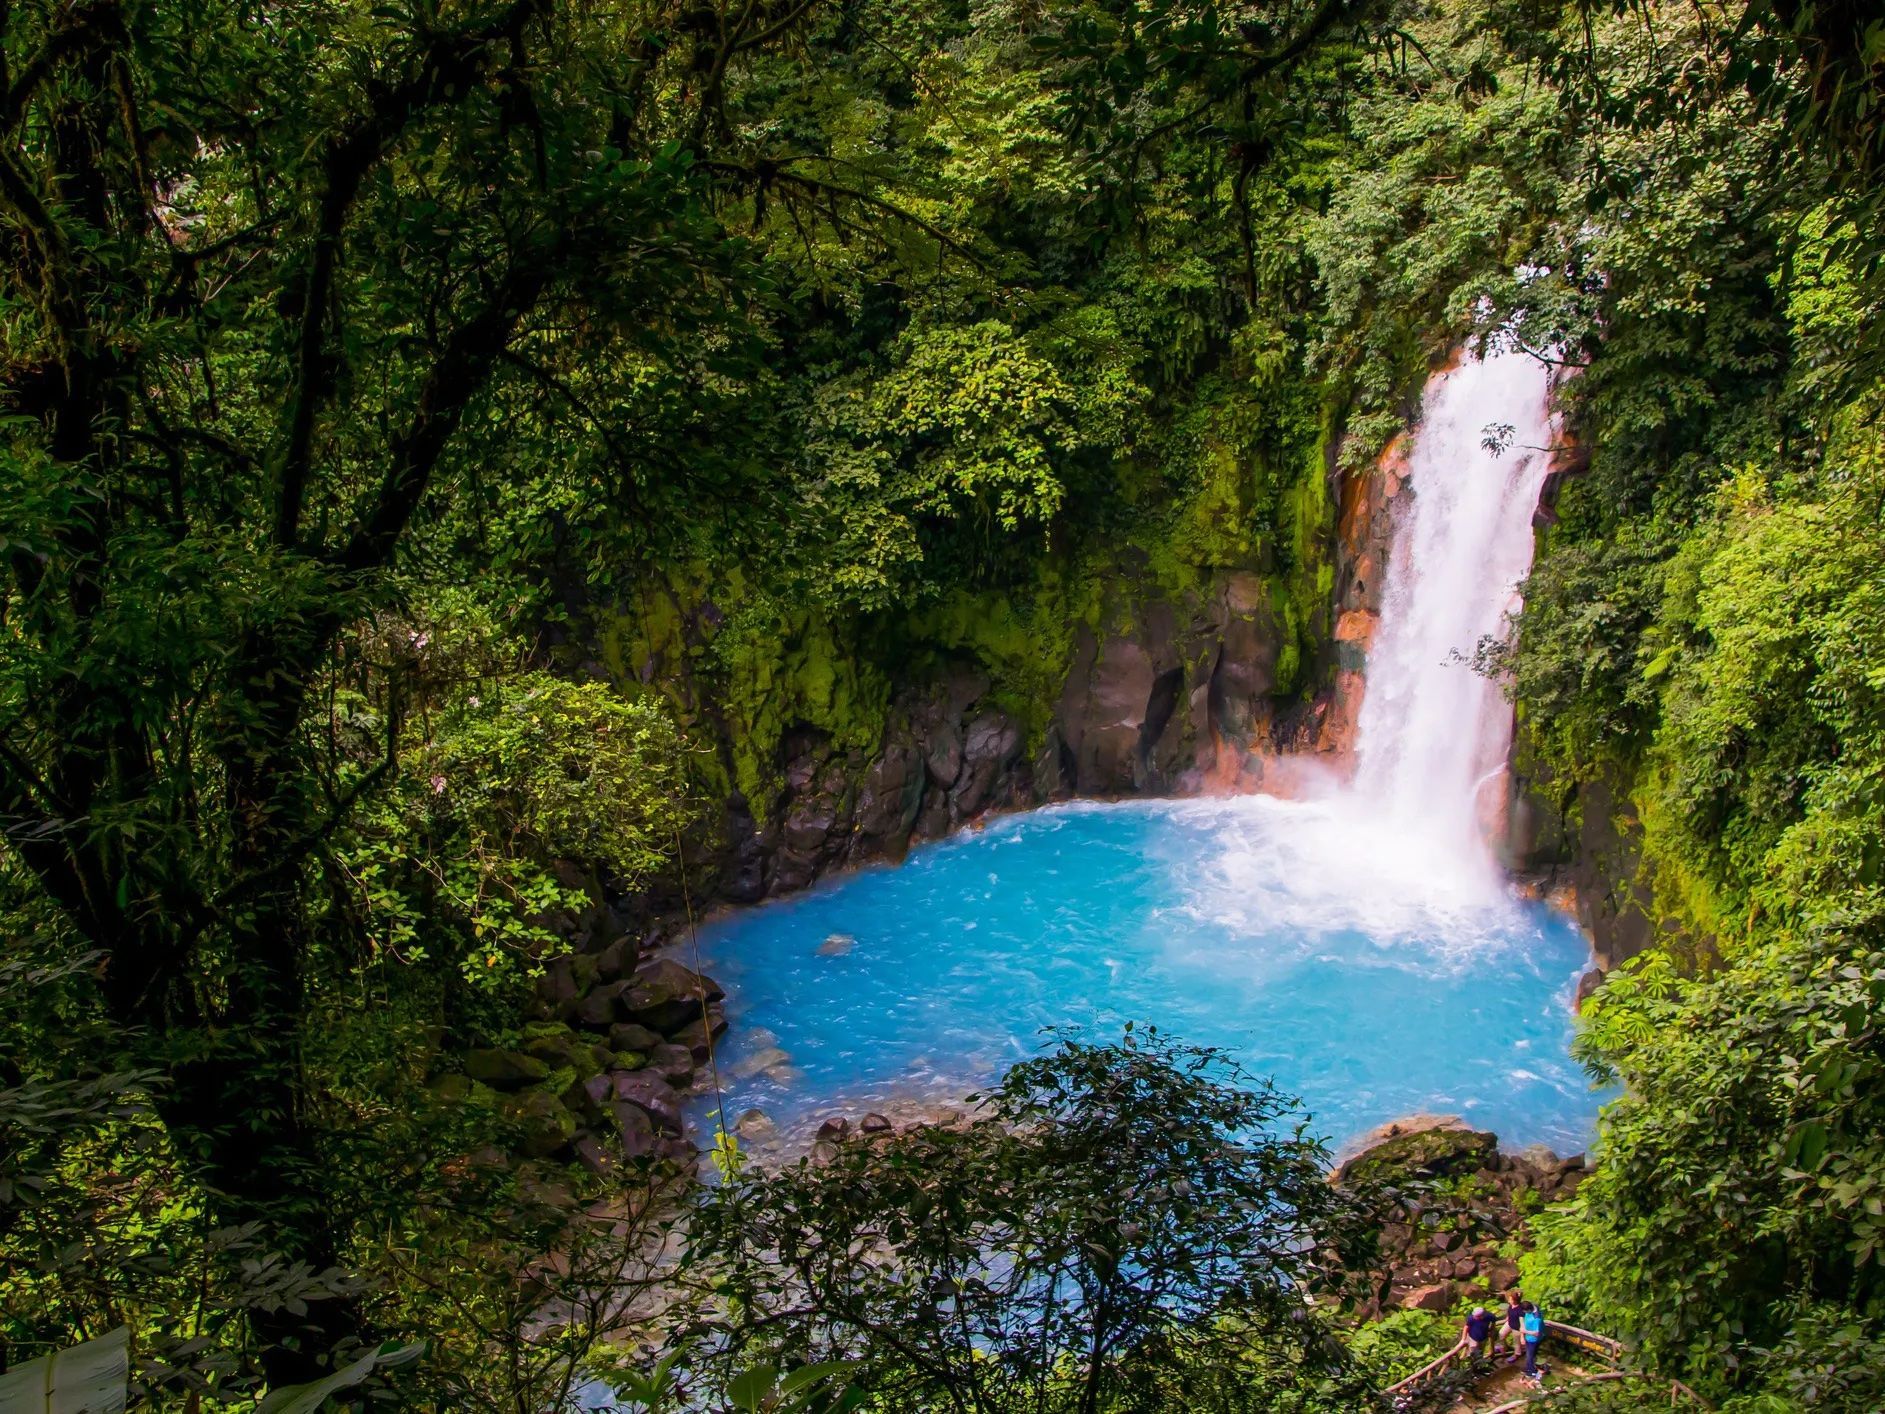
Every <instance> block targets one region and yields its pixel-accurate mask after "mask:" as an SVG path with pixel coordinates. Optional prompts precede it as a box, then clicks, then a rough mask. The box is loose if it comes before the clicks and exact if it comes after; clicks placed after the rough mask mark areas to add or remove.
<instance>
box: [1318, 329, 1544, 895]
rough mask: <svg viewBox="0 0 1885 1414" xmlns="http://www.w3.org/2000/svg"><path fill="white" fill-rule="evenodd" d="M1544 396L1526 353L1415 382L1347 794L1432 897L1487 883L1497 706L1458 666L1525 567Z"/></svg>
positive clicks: (1507, 719)
mask: <svg viewBox="0 0 1885 1414" xmlns="http://www.w3.org/2000/svg"><path fill="white" fill-rule="evenodd" d="M1550 394H1551V389H1550V379H1549V371H1548V369H1547V368H1546V366H1545V365H1544V364H1542V363H1540V362H1539V361H1538V360H1536V359H1534V358H1530V357H1528V356H1526V355H1524V354H1519V353H1501V354H1494V355H1493V356H1491V357H1489V358H1486V359H1483V360H1482V359H1478V358H1474V357H1471V356H1467V357H1465V358H1463V359H1462V361H1461V362H1460V363H1459V365H1458V366H1457V367H1455V368H1453V369H1451V370H1449V371H1447V372H1445V373H1439V374H1436V375H1434V377H1433V378H1432V379H1431V380H1430V381H1429V382H1428V384H1427V389H1426V394H1425V397H1424V398H1423V400H1422V404H1421V418H1420V425H1419V427H1418V428H1417V429H1416V430H1415V433H1414V441H1413V453H1412V456H1411V458H1410V459H1409V463H1408V481H1409V485H1410V487H1411V489H1412V496H1411V499H1412V503H1413V504H1412V505H1411V507H1408V508H1406V509H1405V510H1403V512H1402V513H1401V515H1400V517H1399V521H1398V523H1397V525H1396V526H1395V529H1394V538H1393V544H1392V547H1391V548H1390V551H1389V557H1388V572H1387V582H1386V585H1385V586H1384V589H1383V594H1382V602H1381V616H1380V623H1379V626H1378V628H1377V630H1376V633H1375V639H1374V643H1373V646H1372V648H1371V649H1370V650H1369V653H1368V663H1367V671H1366V688H1365V689H1364V695H1363V698H1362V707H1361V717H1360V722H1359V729H1358V733H1357V739H1356V752H1357V756H1358V762H1357V767H1356V772H1355V777H1354V783H1353V786H1352V793H1353V796H1354V804H1355V805H1356V806H1357V807H1358V808H1359V809H1360V810H1362V811H1364V812H1365V813H1366V814H1367V815H1368V816H1369V817H1371V818H1372V819H1373V821H1374V822H1375V824H1376V825H1377V827H1379V828H1384V829H1386V830H1387V831H1389V832H1391V834H1392V835H1393V837H1394V838H1395V840H1396V841H1397V854H1398V859H1397V863H1396V867H1397V868H1400V869H1403V870H1411V871H1413V872H1415V873H1417V874H1426V875H1430V876H1432V877H1433V879H1434V883H1435V885H1436V886H1437V887H1439V888H1441V889H1442V890H1447V889H1479V890H1483V889H1484V888H1485V887H1486V886H1487V885H1488V884H1489V883H1490V882H1491V880H1492V874H1493V866H1492V861H1491V856H1490V853H1489V851H1488V850H1487V848H1486V844H1485V841H1486V837H1487V834H1488V827H1489V825H1490V824H1491V817H1492V815H1493V814H1494V812H1495V811H1496V808H1497V806H1498V805H1499V803H1500V797H1501V793H1502V787H1503V781H1504V766H1505V759H1506V753H1507V751H1508V749H1509V747H1510V745H1511V721H1512V712H1511V707H1510V706H1509V704H1507V703H1506V701H1505V700H1504V698H1503V696H1502V694H1501V693H1500V691H1499V687H1498V684H1497V683H1495V682H1492V681H1490V680H1489V679H1488V678H1486V677H1485V676H1484V675H1482V674H1481V673H1478V672H1475V671H1474V668H1473V658H1474V655H1475V653H1476V652H1477V650H1478V648H1479V646H1480V644H1481V642H1482V640H1485V639H1487V638H1495V639H1496V638H1503V636H1504V635H1505V632H1506V630H1507V627H1508V615H1509V614H1510V613H1511V612H1512V611H1513V610H1515V609H1516V608H1517V607H1518V587H1519V584H1520V582H1521V581H1522V580H1523V579H1524V577H1525V574H1526V572H1527V571H1528V570H1529V569H1530V567H1531V559H1532V534H1531V520H1532V514H1533V511H1534V510H1535V508H1536V507H1537V504H1538V495H1539V492H1540V490H1541V489H1542V488H1543V486H1544V480H1545V477H1546V475H1547V474H1548V473H1549V471H1550V447H1551V445H1552V441H1553V439H1554V437H1555V435H1556V427H1555V422H1554V417H1553V414H1552V410H1551V397H1550ZM1489 439H1491V440H1493V441H1496V442H1498V443H1500V444H1501V448H1502V449H1500V448H1494V447H1491V446H1488V445H1487V442H1488V440H1489Z"/></svg>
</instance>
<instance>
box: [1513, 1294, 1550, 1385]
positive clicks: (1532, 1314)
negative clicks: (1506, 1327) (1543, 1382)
mask: <svg viewBox="0 0 1885 1414" xmlns="http://www.w3.org/2000/svg"><path fill="white" fill-rule="evenodd" d="M1518 1329H1519V1334H1520V1335H1521V1336H1523V1337H1524V1339H1525V1378H1526V1379H1528V1380H1530V1381H1531V1382H1532V1383H1533V1384H1537V1383H1539V1379H1538V1342H1539V1341H1541V1340H1543V1339H1544V1338H1545V1318H1544V1317H1543V1316H1542V1315H1541V1314H1539V1310H1538V1307H1537V1306H1535V1305H1533V1304H1532V1303H1531V1302H1529V1301H1527V1302H1526V1303H1525V1306H1524V1313H1523V1314H1522V1315H1521V1316H1520V1317H1519V1321H1518Z"/></svg>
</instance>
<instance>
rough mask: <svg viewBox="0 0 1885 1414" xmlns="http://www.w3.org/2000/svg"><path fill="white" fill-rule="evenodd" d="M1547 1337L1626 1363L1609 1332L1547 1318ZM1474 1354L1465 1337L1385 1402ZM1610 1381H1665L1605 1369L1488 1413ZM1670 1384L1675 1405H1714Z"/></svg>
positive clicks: (1394, 1402) (1386, 1393)
mask: <svg viewBox="0 0 1885 1414" xmlns="http://www.w3.org/2000/svg"><path fill="white" fill-rule="evenodd" d="M1544 1338H1545V1339H1548V1340H1555V1341H1558V1342H1559V1343H1561V1344H1563V1345H1568V1346H1570V1347H1571V1348H1572V1349H1573V1350H1578V1351H1581V1352H1583V1353H1584V1354H1585V1355H1592V1356H1595V1357H1596V1358H1597V1359H1599V1360H1601V1361H1603V1362H1604V1363H1605V1364H1607V1365H1612V1366H1616V1365H1620V1364H1622V1362H1623V1342H1622V1341H1619V1340H1613V1339H1612V1338H1611V1337H1609V1336H1607V1335H1598V1334H1597V1333H1596V1332H1595V1331H1587V1330H1584V1329H1583V1328H1582V1327H1580V1326H1570V1325H1566V1324H1564V1322H1562V1321H1546V1322H1545V1324H1544ZM1471 1355H1472V1345H1471V1343H1470V1342H1469V1341H1468V1340H1467V1339H1466V1337H1465V1336H1461V1337H1460V1340H1459V1343H1458V1344H1457V1345H1455V1346H1454V1347H1453V1348H1452V1349H1451V1350H1449V1351H1447V1352H1446V1354H1444V1355H1441V1356H1439V1357H1438V1358H1437V1359H1434V1360H1430V1361H1428V1362H1427V1363H1426V1364H1425V1365H1422V1366H1421V1367H1420V1368H1419V1369H1418V1370H1416V1371H1414V1373H1413V1374H1411V1375H1409V1376H1407V1377H1406V1378H1405V1379H1402V1380H1398V1381H1396V1382H1395V1383H1394V1384H1391V1385H1389V1386H1388V1387H1387V1388H1386V1389H1384V1390H1382V1391H1381V1400H1382V1402H1383V1403H1384V1404H1386V1405H1387V1407H1389V1408H1390V1409H1393V1408H1398V1407H1399V1406H1400V1403H1401V1401H1402V1400H1404V1399H1405V1398H1406V1397H1407V1396H1408V1395H1410V1394H1413V1393H1414V1392H1415V1391H1417V1390H1421V1389H1424V1388H1426V1387H1427V1386H1428V1385H1430V1384H1432V1383H1434V1382H1435V1381H1436V1380H1438V1379H1440V1378H1441V1377H1442V1376H1443V1375H1446V1374H1449V1373H1451V1372H1452V1371H1454V1370H1457V1369H1459V1368H1460V1367H1461V1366H1463V1365H1465V1364H1466V1363H1467V1361H1468V1360H1469V1359H1470V1358H1471ZM1610 1380H1643V1381H1646V1382H1650V1383H1654V1384H1661V1383H1662V1380H1660V1379H1658V1378H1656V1377H1655V1376H1652V1375H1645V1374H1642V1373H1640V1372H1638V1371H1634V1370H1621V1369H1611V1370H1605V1371H1601V1372H1599V1373H1597V1374H1594V1375H1591V1376H1588V1377H1587V1378H1585V1379H1582V1380H1579V1381H1577V1382H1576V1383H1575V1384H1570V1385H1565V1386H1563V1387H1561V1388H1559V1389H1553V1390H1535V1391H1533V1392H1532V1393H1530V1394H1528V1395H1526V1396H1525V1397H1523V1398H1521V1399H1515V1400H1512V1401H1511V1402H1510V1403H1507V1404H1501V1405H1500V1406H1499V1407H1498V1408H1497V1409H1493V1410H1488V1411H1487V1414H1511V1411H1514V1410H1519V1409H1524V1408H1526V1407H1527V1406H1529V1405H1533V1404H1537V1403H1540V1402H1542V1401H1544V1400H1547V1399H1552V1398H1555V1397H1556V1396H1558V1395H1559V1394H1562V1393H1564V1392H1565V1390H1570V1389H1578V1388H1581V1387H1582V1386H1584V1385H1592V1384H1602V1383H1604V1382H1606V1381H1610ZM1668 1383H1669V1403H1670V1405H1671V1406H1672V1407H1673V1406H1676V1405H1678V1404H1679V1403H1680V1402H1681V1401H1682V1400H1684V1399H1686V1400H1688V1401H1690V1402H1691V1403H1693V1404H1695V1405H1698V1406H1699V1407H1701V1408H1703V1409H1707V1408H1709V1407H1710V1406H1709V1404H1708V1402H1707V1401H1706V1400H1704V1399H1703V1398H1702V1397H1701V1396H1700V1395H1698V1394H1697V1393H1696V1392H1695V1391H1694V1390H1692V1389H1690V1388H1689V1387H1688V1386H1687V1385H1685V1384H1683V1383H1682V1381H1680V1380H1670V1381H1669V1382H1668Z"/></svg>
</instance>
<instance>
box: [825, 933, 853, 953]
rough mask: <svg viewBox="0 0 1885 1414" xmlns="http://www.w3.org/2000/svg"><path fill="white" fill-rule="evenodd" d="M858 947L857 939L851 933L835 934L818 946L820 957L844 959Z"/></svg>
mask: <svg viewBox="0 0 1885 1414" xmlns="http://www.w3.org/2000/svg"><path fill="white" fill-rule="evenodd" d="M856 946H857V939H856V938H854V937H852V936H851V935H850V934H849V933H833V934H832V935H831V936H830V937H828V938H826V939H825V940H824V942H822V943H820V944H819V945H818V955H819V956H820V957H843V956H844V955H845V954H846V953H848V952H850V951H851V949H852V948H854V947H856Z"/></svg>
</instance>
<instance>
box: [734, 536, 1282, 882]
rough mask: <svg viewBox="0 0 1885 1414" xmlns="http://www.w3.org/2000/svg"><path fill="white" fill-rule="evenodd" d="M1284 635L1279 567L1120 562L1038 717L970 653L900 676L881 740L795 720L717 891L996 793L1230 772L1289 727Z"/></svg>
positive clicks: (917, 827) (776, 878) (1138, 785)
mask: <svg viewBox="0 0 1885 1414" xmlns="http://www.w3.org/2000/svg"><path fill="white" fill-rule="evenodd" d="M1286 652H1300V648H1299V646H1298V644H1297V642H1296V639H1295V637H1294V636H1293V633H1292V630H1291V629H1290V628H1289V626H1288V625H1287V624H1286V622H1285V614H1284V612H1283V611H1282V610H1281V609H1280V608H1279V606H1278V604H1277V603H1276V598H1275V590H1274V587H1273V581H1271V580H1270V579H1267V578H1265V577H1264V576H1262V575H1259V574H1257V573H1255V572H1252V571H1222V572H1219V573H1216V574H1212V575H1209V576H1207V577H1205V578H1204V579H1203V581H1202V583H1201V584H1200V585H1199V586H1198V587H1196V588H1194V589H1191V590H1189V591H1186V592H1183V593H1180V594H1171V593H1165V592H1160V591H1159V590H1157V589H1156V588H1154V587H1152V586H1151V585H1150V583H1149V581H1148V580H1147V579H1146V578H1145V577H1143V576H1142V575H1141V574H1139V573H1135V572H1134V569H1133V568H1132V567H1131V566H1127V567H1125V568H1123V569H1122V571H1121V573H1120V574H1119V576H1118V577H1117V578H1116V579H1114V580H1112V581H1111V582H1109V583H1108V584H1107V586H1106V588H1105V590H1104V592H1103V594H1102V597H1101V599H1100V602H1099V606H1098V612H1097V613H1095V614H1094V615H1093V616H1092V618H1091V619H1090V620H1088V619H1082V620H1081V621H1079V622H1077V623H1076V624H1075V625H1074V626H1073V631H1072V641H1071V652H1070V654H1069V659H1068V663H1067V666H1066V669H1065V673H1064V676H1062V678H1061V680H1060V684H1059V688H1058V691H1057V692H1055V693H1054V694H1053V696H1052V699H1051V703H1050V706H1049V711H1048V713H1047V718H1046V721H1045V722H1044V723H1039V722H1037V723H1035V724H1033V727H1032V730H1030V724H1029V723H1028V722H1026V721H1025V720H1024V719H1023V717H1022V715H1021V712H1020V711H1019V710H1018V709H1017V706H1016V704H1015V703H1014V702H1013V701H1012V700H1011V698H1010V697H1009V695H1008V694H1006V693H1004V692H1003V691H1001V690H999V689H998V687H997V686H996V684H995V683H994V681H993V679H992V678H991V676H990V675H989V674H988V673H987V672H986V671H985V670H984V669H983V668H982V667H981V666H980V665H979V664H978V663H975V662H973V661H962V662H958V663H955V664H953V665H950V666H947V667H945V668H943V669H941V670H940V671H937V672H935V673H933V674H931V675H930V676H928V677H926V678H920V679H918V680H916V681H911V682H907V683H904V684H901V685H899V686H898V687H897V688H895V689H894V691H893V693H892V696H891V699H890V703H889V708H888V711H887V713H886V714H885V722H884V727H883V731H882V735H881V738H880V740H879V741H878V742H877V743H876V744H875V746H874V747H872V748H869V749H863V750H860V749H858V748H856V747H848V748H847V747H846V746H845V745H843V744H842V743H840V742H838V741H836V740H834V738H833V736H832V735H831V734H830V733H829V732H826V731H822V730H820V729H818V728H817V727H814V726H812V725H810V724H807V723H798V724H795V725H794V726H793V727H791V728H790V729H789V730H788V731H787V732H786V733H785V735H784V737H783V740H782V744H781V755H782V757H783V761H782V763H781V770H780V772H779V780H780V786H779V789H778V792H777V795H776V798H773V799H770V800H766V801H763V802H760V805H761V807H762V808H761V809H758V810H755V808H754V803H753V802H750V801H748V800H746V799H745V798H744V797H741V798H739V799H738V800H736V801H735V802H734V804H733V806H732V808H731V810H730V812H729V816H728V821H727V836H728V840H727V844H728V865H727V869H726V871H725V876H724V883H723V892H724V894H725V895H726V896H727V897H728V898H730V899H733V900H736V901H751V900H754V899H758V898H762V897H765V896H767V895H769V894H774V893H780V892H787V891H790V890H793V889H797V888H802V887H803V886H804V885H806V884H808V883H810V882H811V881H812V880H813V879H814V878H816V877H817V876H818V875H819V874H821V873H823V872H824V871H825V870H827V869H830V868H833V867H837V866H842V865H847V864H854V863H859V862H862V861H866V860H870V859H876V858H885V857H889V858H896V857H899V856H900V855H901V854H902V853H903V852H904V851H905V850H907V849H908V848H909V846H910V845H911V844H912V843H913V842H916V841H920V840H926V839H935V838H938V837H940V836H942V835H944V834H947V833H948V832H949V831H951V830H953V829H956V828H958V827H960V826H961V825H963V824H965V823H967V822H968V821H971V820H973V819H975V818H976V817H977V816H979V815H981V814H984V813H985V812H987V811H990V810H1004V809H1013V808H1016V807H1020V806H1027V805H1035V804H1040V803H1043V802H1046V801H1051V800H1059V799H1065V798H1067V797H1070V796H1088V797H1108V796H1122V795H1133V794H1168V793H1181V792H1185V791H1189V790H1195V789H1199V788H1202V787H1204V786H1205V785H1207V784H1209V783H1211V782H1213V781H1219V780H1222V779H1223V778H1224V776H1225V774H1226V772H1228V773H1229V774H1230V776H1232V777H1233V778H1234V777H1235V775H1236V773H1237V772H1238V770H1239V769H1240V767H1241V763H1243V762H1244V761H1245V760H1247V759H1254V758H1255V756H1256V754H1257V753H1260V752H1262V751H1265V750H1269V749H1272V748H1273V747H1274V746H1275V744H1276V742H1277V739H1278V737H1279V735H1280V734H1286V733H1288V732H1291V731H1294V730H1295V727H1294V722H1295V719H1296V717H1298V716H1300V715H1301V709H1300V708H1298V707H1297V706H1296V705H1295V703H1294V702H1292V701H1290V700H1288V699H1284V698H1279V696H1278V693H1279V690H1280V688H1282V686H1283V683H1282V680H1281V677H1280V675H1279V667H1280V661H1281V659H1282V658H1283V656H1284V654H1285V653H1286Z"/></svg>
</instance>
